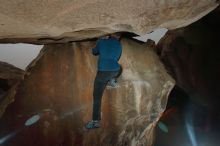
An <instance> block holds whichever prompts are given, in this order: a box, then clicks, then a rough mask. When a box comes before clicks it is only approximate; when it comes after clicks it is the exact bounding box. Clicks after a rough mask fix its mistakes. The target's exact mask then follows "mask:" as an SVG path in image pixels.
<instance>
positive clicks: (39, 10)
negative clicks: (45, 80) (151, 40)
mask: <svg viewBox="0 0 220 146" xmlns="http://www.w3.org/2000/svg"><path fill="white" fill-rule="evenodd" d="M0 3H1V5H0V22H1V23H0V38H1V39H2V40H1V42H35V43H52V42H55V41H56V42H67V41H73V40H82V39H86V38H94V37H97V36H100V35H104V34H107V33H112V32H117V31H128V32H134V33H138V34H143V33H147V32H150V31H152V30H154V29H156V28H159V27H160V28H161V27H164V28H168V29H174V28H178V27H182V26H186V25H188V24H190V23H192V22H194V21H196V20H198V19H199V18H201V17H202V16H204V15H206V14H207V13H208V12H210V11H211V10H213V9H214V8H215V7H217V5H218V4H217V2H216V0H181V1H180V0H172V1H167V0H138V1H137V0H120V1H119V0H111V1H109V0H102V1H100V0H65V1H58V0H35V1H26V0H16V1H14V0H0ZM7 38H9V39H7ZM12 38H13V39H12Z"/></svg>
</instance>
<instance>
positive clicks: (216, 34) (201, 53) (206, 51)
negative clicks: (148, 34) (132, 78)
mask: <svg viewBox="0 0 220 146" xmlns="http://www.w3.org/2000/svg"><path fill="white" fill-rule="evenodd" d="M219 26H220V7H218V8H217V9H216V10H215V11H213V12H212V13H210V14H209V15H207V16H205V17H204V18H203V19H201V20H199V21H198V22H196V23H194V24H191V25H189V26H187V27H185V28H181V29H177V30H173V31H169V32H168V33H167V34H166V35H165V36H164V38H162V39H161V41H160V42H159V44H158V46H157V48H158V52H159V55H160V57H161V59H162V61H163V63H164V64H165V66H166V67H167V70H168V72H169V73H170V74H171V75H172V76H173V78H174V79H175V80H176V84H177V85H178V86H179V87H180V88H182V89H183V90H184V91H185V92H186V93H187V94H188V95H189V96H190V98H191V100H193V101H194V102H195V103H197V104H199V105H202V106H204V107H206V108H208V109H209V110H215V111H219V104H220V101H219V95H220V88H219V81H220V77H219V73H220V68H219V66H220V61H219V56H220V50H219V48H220V44H219V42H220V29H219Z"/></svg>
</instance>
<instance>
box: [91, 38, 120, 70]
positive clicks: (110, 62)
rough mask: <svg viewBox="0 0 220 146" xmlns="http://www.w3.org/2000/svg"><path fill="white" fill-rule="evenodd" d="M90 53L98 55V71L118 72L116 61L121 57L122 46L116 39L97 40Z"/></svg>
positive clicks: (118, 66)
mask: <svg viewBox="0 0 220 146" xmlns="http://www.w3.org/2000/svg"><path fill="white" fill-rule="evenodd" d="M92 53H93V55H99V59H98V71H118V70H120V65H119V64H118V60H119V58H120V57H121V53H122V46H121V43H120V42H119V41H118V40H117V39H116V38H113V37H110V38H108V39H99V40H98V42H97V44H96V47H95V48H93V49H92Z"/></svg>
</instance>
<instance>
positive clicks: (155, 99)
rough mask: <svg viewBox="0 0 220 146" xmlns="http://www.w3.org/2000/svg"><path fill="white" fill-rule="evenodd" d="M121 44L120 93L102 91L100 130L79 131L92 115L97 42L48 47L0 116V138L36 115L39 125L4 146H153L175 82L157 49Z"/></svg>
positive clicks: (129, 42) (107, 90) (27, 129)
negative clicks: (93, 49) (0, 116)
mask: <svg viewBox="0 0 220 146" xmlns="http://www.w3.org/2000/svg"><path fill="white" fill-rule="evenodd" d="M122 44H123V55H122V57H121V59H120V63H121V64H122V66H123V73H122V76H121V77H120V79H119V87H118V88H115V89H110V88H108V89H106V90H105V93H104V96H103V101H102V103H103V105H102V126H101V128H99V129H97V130H91V131H84V130H83V126H84V124H85V123H86V122H88V121H89V120H90V118H91V113H92V111H91V109H92V89H93V80H94V77H95V73H96V61H97V58H96V57H94V56H92V55H91V48H92V47H93V46H94V45H95V43H94V42H81V43H69V44H65V45H63V44H62V45H61V44H60V45H59V44H57V45H47V46H45V48H44V49H43V50H42V52H41V55H40V57H38V59H36V60H35V61H34V62H33V63H32V65H30V66H29V69H28V72H27V75H26V76H25V79H24V81H23V82H22V83H21V84H20V86H19V90H18V92H17V94H16V96H15V99H16V100H15V102H14V103H13V104H11V105H10V106H9V107H8V109H7V111H6V112H5V114H4V116H3V117H2V120H1V121H0V125H2V127H4V128H2V129H1V133H6V131H7V132H9V131H10V130H11V131H12V130H17V129H18V128H19V127H21V126H22V124H23V123H24V122H25V120H26V119H27V118H28V117H30V116H31V115H34V114H36V113H40V114H41V120H40V121H39V122H38V123H37V124H35V125H33V126H31V127H28V128H26V129H24V130H23V131H21V132H20V133H19V134H18V135H17V136H16V137H15V138H14V139H12V140H10V141H8V142H7V144H8V145H13V146H18V145H19V146H20V145H31V146H39V145H41V146H61V145H62V146H72V145H74V146H82V145H84V146H98V145H102V146H107V145H108V146H116V145H118V146H122V145H123V146H125V145H126V146H142V145H146V146H149V145H151V144H152V142H153V139H154V138H153V136H154V127H155V126H156V123H157V120H158V119H159V117H160V116H161V114H162V112H163V111H164V110H165V107H166V102H167V97H168V94H169V92H170V90H171V89H172V87H173V85H174V81H173V80H172V78H170V76H169V75H168V74H167V73H166V71H165V70H164V67H163V65H162V64H161V63H160V61H159V59H158V57H157V55H156V54H155V52H154V50H153V49H155V46H154V47H148V46H147V45H141V44H138V43H137V42H134V41H131V40H122ZM150 46H153V45H152V44H151V45H150ZM49 109H51V110H49Z"/></svg>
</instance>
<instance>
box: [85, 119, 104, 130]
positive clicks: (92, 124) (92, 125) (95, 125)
mask: <svg viewBox="0 0 220 146" xmlns="http://www.w3.org/2000/svg"><path fill="white" fill-rule="evenodd" d="M85 127H86V129H94V128H99V127H100V121H96V120H92V121H90V122H88V123H87V124H86V125H85Z"/></svg>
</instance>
